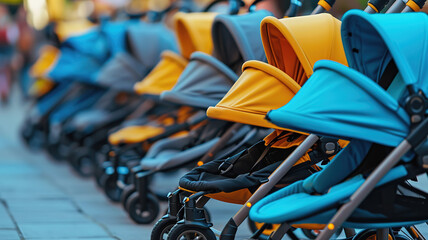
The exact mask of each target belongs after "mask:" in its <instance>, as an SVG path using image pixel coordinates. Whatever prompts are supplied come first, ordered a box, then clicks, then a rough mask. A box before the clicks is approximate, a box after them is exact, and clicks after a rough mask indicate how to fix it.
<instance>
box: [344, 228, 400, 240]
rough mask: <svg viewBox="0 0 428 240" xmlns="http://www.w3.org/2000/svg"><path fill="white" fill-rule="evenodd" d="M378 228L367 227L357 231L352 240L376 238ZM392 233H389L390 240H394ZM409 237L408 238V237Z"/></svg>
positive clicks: (372, 239) (371, 239)
mask: <svg viewBox="0 0 428 240" xmlns="http://www.w3.org/2000/svg"><path fill="white" fill-rule="evenodd" d="M376 238H377V237H376V229H366V230H363V231H361V232H359V233H357V234H356V235H355V236H354V238H352V240H376ZM392 239H393V238H392V236H391V234H389V235H388V240H392ZM406 239H407V238H406Z"/></svg>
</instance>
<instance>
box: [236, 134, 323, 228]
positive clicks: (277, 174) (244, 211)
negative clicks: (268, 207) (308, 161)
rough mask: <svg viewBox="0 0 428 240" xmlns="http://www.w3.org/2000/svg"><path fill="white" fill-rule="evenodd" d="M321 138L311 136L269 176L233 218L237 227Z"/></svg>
mask: <svg viewBox="0 0 428 240" xmlns="http://www.w3.org/2000/svg"><path fill="white" fill-rule="evenodd" d="M318 140H319V137H318V136H317V135H315V134H311V135H309V136H308V137H307V138H306V139H305V140H304V141H303V142H302V143H301V144H300V145H299V146H298V147H297V148H296V150H294V151H293V153H291V154H290V155H289V156H288V157H287V159H285V160H284V161H283V162H282V163H281V165H279V167H278V168H277V169H276V170H275V171H274V172H273V173H272V174H271V175H270V176H269V178H268V181H267V182H266V183H264V184H262V185H261V186H260V187H259V188H258V189H257V190H256V192H255V193H254V194H253V195H252V196H251V197H250V199H248V201H247V202H246V204H245V205H244V206H242V207H241V209H239V211H238V212H237V213H236V215H235V216H233V218H232V219H233V221H234V222H235V224H236V225H237V226H239V225H240V224H241V223H242V222H243V221H244V220H245V219H246V218H247V216H248V213H249V211H250V208H251V206H252V204H253V203H256V202H258V201H259V200H260V199H262V198H263V197H264V196H266V195H267V194H268V193H269V191H271V190H272V188H273V187H274V186H275V184H277V183H278V182H279V181H280V180H281V179H282V178H283V177H284V175H285V174H286V173H287V172H288V171H289V170H290V169H291V168H292V167H293V165H294V164H295V163H296V162H297V161H298V160H299V159H300V158H301V157H302V156H303V155H304V154H305V153H306V152H307V151H308V149H310V148H311V147H312V146H313V145H314V144H315V143H316V142H317V141H318Z"/></svg>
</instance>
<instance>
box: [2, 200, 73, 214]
mask: <svg viewBox="0 0 428 240" xmlns="http://www.w3.org/2000/svg"><path fill="white" fill-rule="evenodd" d="M7 205H8V207H9V209H10V211H12V212H14V211H15V210H21V211H26V210H28V211H32V210H38V211H46V212H54V211H73V210H76V206H75V205H74V204H73V203H72V202H71V201H70V200H59V199H51V200H43V199H42V200H40V199H34V200H31V202H29V201H28V200H22V199H19V200H13V201H7Z"/></svg>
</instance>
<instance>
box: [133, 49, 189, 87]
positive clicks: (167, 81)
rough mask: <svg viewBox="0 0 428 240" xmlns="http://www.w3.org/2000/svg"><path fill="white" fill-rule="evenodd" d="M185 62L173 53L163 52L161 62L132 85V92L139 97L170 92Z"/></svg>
mask: <svg viewBox="0 0 428 240" xmlns="http://www.w3.org/2000/svg"><path fill="white" fill-rule="evenodd" d="M187 62H188V61H187V60H186V59H185V58H183V57H182V56H180V55H178V54H176V53H174V52H171V51H165V52H163V53H162V59H161V61H160V62H159V63H158V64H157V65H156V67H155V68H154V69H153V70H152V71H151V72H150V73H149V74H148V75H147V76H146V77H145V78H144V79H143V80H142V81H140V82H137V83H136V84H135V85H134V90H135V91H136V92H137V93H138V94H141V95H143V94H149V95H160V94H161V93H162V92H163V91H166V90H171V89H172V88H173V87H174V85H175V84H176V82H177V80H178V78H179V77H180V75H181V73H182V72H183V70H184V68H185V67H186V65H187Z"/></svg>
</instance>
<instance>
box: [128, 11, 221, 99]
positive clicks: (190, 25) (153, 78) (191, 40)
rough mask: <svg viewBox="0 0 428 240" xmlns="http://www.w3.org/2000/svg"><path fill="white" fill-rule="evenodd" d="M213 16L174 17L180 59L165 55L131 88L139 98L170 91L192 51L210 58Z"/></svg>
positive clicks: (184, 15) (171, 53)
mask: <svg viewBox="0 0 428 240" xmlns="http://www.w3.org/2000/svg"><path fill="white" fill-rule="evenodd" d="M215 16H216V13H177V14H176V15H175V18H174V21H175V33H176V36H177V40H178V45H179V48H180V52H181V55H178V54H176V53H174V52H165V53H164V54H162V59H161V61H160V62H159V63H158V65H157V66H156V67H155V68H154V69H153V70H152V71H151V72H150V74H149V75H148V76H147V77H145V78H144V79H143V80H142V81H140V82H138V83H136V84H135V86H134V90H135V91H136V92H137V93H138V94H149V95H155V96H158V95H160V94H161V93H162V92H163V91H166V90H171V89H172V87H173V86H174V85H175V83H176V82H177V80H178V77H179V76H180V75H181V73H182V72H183V70H184V68H185V67H186V65H187V62H188V61H189V59H190V55H191V54H192V53H193V52H195V51H200V52H204V53H207V54H211V52H212V48H213V43H212V38H211V25H212V23H213V21H214V17H215Z"/></svg>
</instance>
